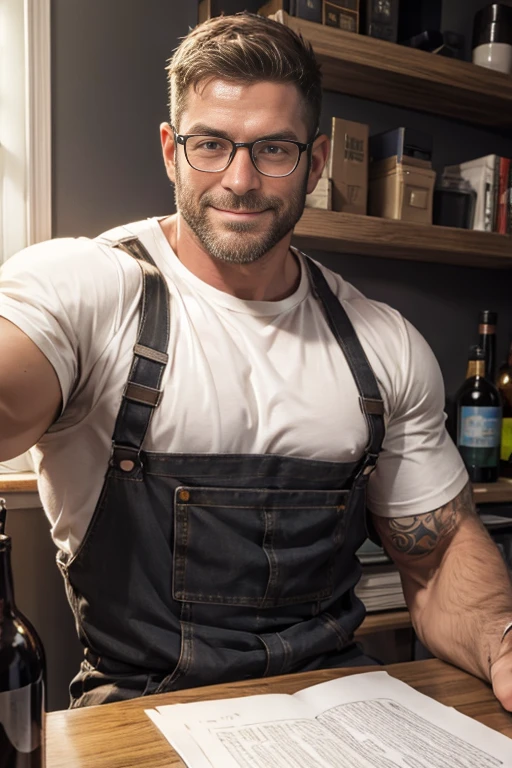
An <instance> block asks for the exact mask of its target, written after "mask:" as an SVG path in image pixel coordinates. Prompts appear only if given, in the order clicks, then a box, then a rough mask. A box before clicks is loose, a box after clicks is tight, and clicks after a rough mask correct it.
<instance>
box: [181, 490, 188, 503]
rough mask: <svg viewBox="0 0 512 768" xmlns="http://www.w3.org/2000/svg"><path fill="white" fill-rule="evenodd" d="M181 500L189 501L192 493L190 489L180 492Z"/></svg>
mask: <svg viewBox="0 0 512 768" xmlns="http://www.w3.org/2000/svg"><path fill="white" fill-rule="evenodd" d="M179 499H180V501H188V500H189V499H190V493H189V492H188V491H180V492H179Z"/></svg>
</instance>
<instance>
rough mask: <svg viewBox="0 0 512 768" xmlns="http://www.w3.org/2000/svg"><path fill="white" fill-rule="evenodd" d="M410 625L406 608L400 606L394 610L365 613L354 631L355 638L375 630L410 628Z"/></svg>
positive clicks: (385, 630) (372, 632)
mask: <svg viewBox="0 0 512 768" xmlns="http://www.w3.org/2000/svg"><path fill="white" fill-rule="evenodd" d="M411 627H412V622H411V616H410V614H409V611H408V610H407V609H406V608H400V609H399V610H396V611H379V612H377V613H367V614H366V616H365V618H364V621H363V623H362V624H361V626H360V627H358V629H357V630H356V632H355V638H356V640H358V639H359V638H360V637H364V636H365V635H373V634H374V633H375V632H387V631H394V630H396V629H410V628H411Z"/></svg>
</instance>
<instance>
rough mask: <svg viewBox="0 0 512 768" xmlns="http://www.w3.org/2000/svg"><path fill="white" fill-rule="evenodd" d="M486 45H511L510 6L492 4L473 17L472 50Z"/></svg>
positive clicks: (511, 20)
mask: <svg viewBox="0 0 512 768" xmlns="http://www.w3.org/2000/svg"><path fill="white" fill-rule="evenodd" d="M488 43H508V44H509V45H512V6H510V5H502V4H501V3H493V4H492V5H488V6H487V7H486V8H482V10H481V11H478V13H477V14H476V15H475V21H474V25H473V48H477V47H478V46H479V45H487V44H488Z"/></svg>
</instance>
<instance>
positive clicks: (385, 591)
mask: <svg viewBox="0 0 512 768" xmlns="http://www.w3.org/2000/svg"><path fill="white" fill-rule="evenodd" d="M355 593H356V595H357V597H358V598H359V599H360V600H361V601H362V602H363V603H364V606H365V608H366V610H367V611H368V613H375V611H386V610H391V609H398V608H406V607H407V605H406V602H405V598H404V593H403V589H402V582H401V580H400V574H399V572H398V570H397V568H396V566H395V565H393V564H389V565H364V566H363V572H362V575H361V579H360V580H359V582H358V584H357V585H356V588H355Z"/></svg>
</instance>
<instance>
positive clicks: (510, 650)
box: [491, 619, 512, 712]
mask: <svg viewBox="0 0 512 768" xmlns="http://www.w3.org/2000/svg"><path fill="white" fill-rule="evenodd" d="M511 621H512V619H511ZM491 682H492V689H493V691H494V694H495V696H496V698H497V699H498V701H499V702H500V703H501V705H502V707H504V708H505V709H507V710H508V711H509V712H512V630H511V631H510V632H509V633H508V634H507V636H506V637H505V639H504V640H503V643H502V644H501V648H500V651H499V652H498V657H497V659H496V661H495V662H494V664H492V665H491Z"/></svg>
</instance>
